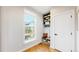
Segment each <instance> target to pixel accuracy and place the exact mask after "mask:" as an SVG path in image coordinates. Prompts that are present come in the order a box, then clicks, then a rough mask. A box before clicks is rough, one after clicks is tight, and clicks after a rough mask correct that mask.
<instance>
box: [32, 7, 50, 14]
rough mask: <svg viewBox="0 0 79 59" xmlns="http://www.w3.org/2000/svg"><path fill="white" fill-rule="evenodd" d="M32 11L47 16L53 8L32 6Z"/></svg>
mask: <svg viewBox="0 0 79 59" xmlns="http://www.w3.org/2000/svg"><path fill="white" fill-rule="evenodd" d="M31 8H32V9H34V10H35V11H37V12H39V13H41V14H45V13H48V12H49V11H50V9H51V6H31Z"/></svg>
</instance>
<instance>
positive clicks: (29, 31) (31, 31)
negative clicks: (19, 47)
mask: <svg viewBox="0 0 79 59" xmlns="http://www.w3.org/2000/svg"><path fill="white" fill-rule="evenodd" d="M24 24H25V40H30V39H33V38H34V37H35V17H34V16H33V15H31V14H30V13H29V14H28V13H25V15H24Z"/></svg>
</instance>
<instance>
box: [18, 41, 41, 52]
mask: <svg viewBox="0 0 79 59" xmlns="http://www.w3.org/2000/svg"><path fill="white" fill-rule="evenodd" d="M39 43H41V41H39V42H37V43H35V44H32V45H31V46H29V47H28V48H23V49H21V50H19V51H17V52H23V51H25V50H27V49H29V48H31V47H33V46H35V45H37V44H39Z"/></svg>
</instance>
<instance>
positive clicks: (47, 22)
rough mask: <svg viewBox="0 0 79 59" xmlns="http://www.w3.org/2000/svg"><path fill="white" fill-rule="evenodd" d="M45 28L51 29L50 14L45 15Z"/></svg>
mask: <svg viewBox="0 0 79 59" xmlns="http://www.w3.org/2000/svg"><path fill="white" fill-rule="evenodd" d="M43 24H44V27H50V12H49V13H47V14H44V15H43Z"/></svg>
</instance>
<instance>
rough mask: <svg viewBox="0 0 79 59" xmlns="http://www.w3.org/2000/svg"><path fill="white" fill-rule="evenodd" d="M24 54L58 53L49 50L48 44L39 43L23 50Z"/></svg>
mask: <svg viewBox="0 0 79 59" xmlns="http://www.w3.org/2000/svg"><path fill="white" fill-rule="evenodd" d="M24 52H58V51H57V50H55V49H52V48H50V47H49V45H48V44H44V43H40V44H38V45H36V46H34V47H32V48H30V49H28V50H25V51H24Z"/></svg>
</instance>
